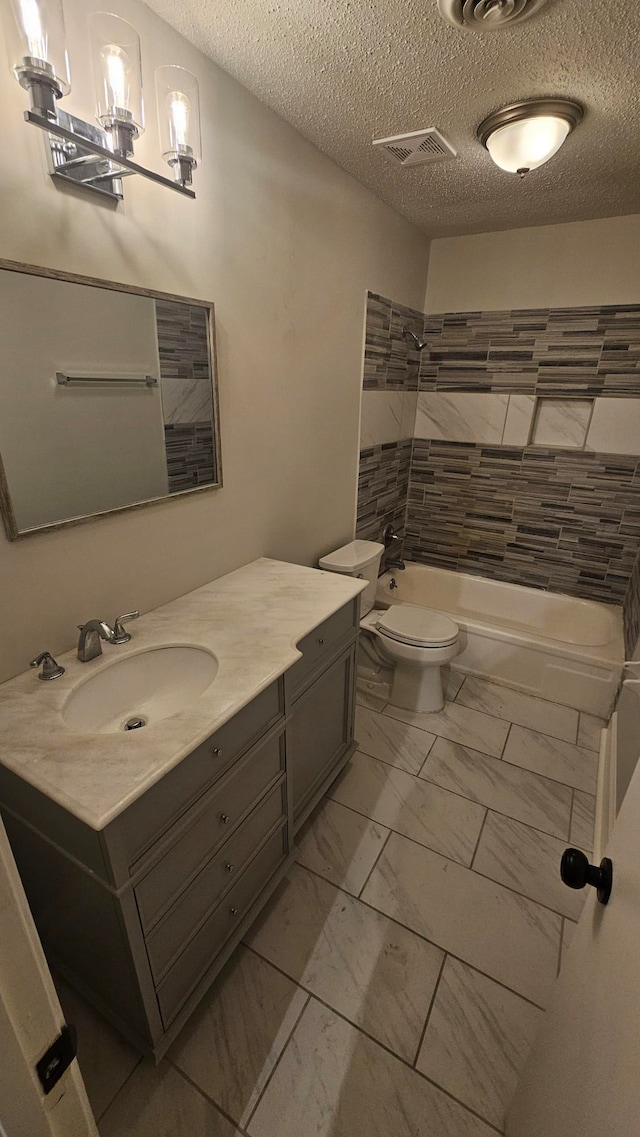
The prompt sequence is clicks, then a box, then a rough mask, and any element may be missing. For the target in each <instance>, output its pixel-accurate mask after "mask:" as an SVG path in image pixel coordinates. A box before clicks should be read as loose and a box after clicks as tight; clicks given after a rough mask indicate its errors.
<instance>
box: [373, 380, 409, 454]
mask: <svg viewBox="0 0 640 1137" xmlns="http://www.w3.org/2000/svg"><path fill="white" fill-rule="evenodd" d="M404 398H405V396H404V392H403V391H363V392H362V404H361V419H360V449H361V450H366V449H368V448H370V447H372V446H379V445H381V444H382V443H385V442H401V441H402V439H403V438H404V434H403V429H404V422H403V403H404ZM409 437H411V435H409Z"/></svg>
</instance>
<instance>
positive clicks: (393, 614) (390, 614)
mask: <svg viewBox="0 0 640 1137" xmlns="http://www.w3.org/2000/svg"><path fill="white" fill-rule="evenodd" d="M375 627H376V629H377V630H378V632H379V633H380V634H381V635H382V636H384V638H385V639H390V640H395V641H396V642H397V643H404V644H409V645H411V646H412V647H426V648H429V647H431V648H441V647H448V646H449V645H450V644H454V643H455V642H456V640H457V638H458V631H459V629H458V626H457V624H455V623H454V622H453V620H450V619H449V617H448V616H445V615H444V613H443V612H436V611H435V610H434V609H433V608H422V607H418V606H417V605H415V604H394V605H393V606H392V607H391V608H388V609H387V610H386V611H385V612H380V613H376V618H375Z"/></svg>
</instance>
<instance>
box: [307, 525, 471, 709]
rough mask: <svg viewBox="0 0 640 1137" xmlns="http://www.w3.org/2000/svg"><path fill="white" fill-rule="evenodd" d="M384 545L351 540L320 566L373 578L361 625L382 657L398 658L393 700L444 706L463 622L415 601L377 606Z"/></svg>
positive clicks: (387, 659) (409, 704)
mask: <svg viewBox="0 0 640 1137" xmlns="http://www.w3.org/2000/svg"><path fill="white" fill-rule="evenodd" d="M383 553H384V545H381V544H379V543H378V542H377V541H350V542H349V544H348V545H343V547H342V548H341V549H336V551H335V552H334V553H328V554H327V556H326V557H321V558H320V562H319V564H320V568H322V569H326V570H327V571H329V572H340V573H344V574H345V575H346V576H356V577H361V578H363V579H365V580H367V581H368V582H369V583H368V585H367V587H366V589H365V590H364V592H363V593H362V595H361V607H360V617H361V618H360V627H361V629H362V631H363V633H364V634H365V635H367V636H368V637H370V638H371V640H372V643H373V644H374V646H376V647H377V649H378V651H379V653H380V656H381V658H382V660H383V661H384V662H386V663H393V665H394V669H393V684H392V690H391V699H390V701H391V703H392V704H393V705H394V706H396V707H404V708H405V710H410V711H439V710H441V709H442V707H443V705H444V695H443V693H442V677H441V671H440V669H441V667H442V665H443V663H450V662H451V660H452V659H454V658H455V656H456V655H457V654H458V625H457V624H455V623H454V622H453V620H451V619H449V617H448V616H445V615H444V614H443V613H442V612H435V611H434V610H433V609H431V608H422V607H418V605H415V604H402V603H400V604H393V605H392V606H391V607H390V608H387V609H380V608H374V603H375V597H376V585H377V581H378V573H379V571H380V560H381V557H382V554H383Z"/></svg>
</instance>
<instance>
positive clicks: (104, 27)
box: [89, 12, 144, 134]
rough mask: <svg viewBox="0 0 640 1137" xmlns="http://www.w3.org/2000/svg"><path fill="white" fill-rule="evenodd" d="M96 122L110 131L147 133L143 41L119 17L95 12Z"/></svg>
mask: <svg viewBox="0 0 640 1137" xmlns="http://www.w3.org/2000/svg"><path fill="white" fill-rule="evenodd" d="M89 31H90V36H91V54H92V62H93V78H94V83H95V93H96V106H97V119H98V122H99V123H101V124H102V126H104V127H105V128H107V129H109V128H110V127H111V126H113V125H114V123H121V124H123V125H127V126H129V125H130V126H134V127H136V129H137V132H138V134H141V133H142V131H143V130H144V105H143V101H142V65H141V61H140V37H139V36H138V33H137V31H136V30H135V28H133V27H132V26H131V24H129V23H127V21H126V20H122V19H121V18H120V16H113V15H111V13H109V12H94V13H93V14H92V15H91V16H89Z"/></svg>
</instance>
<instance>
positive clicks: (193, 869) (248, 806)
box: [135, 734, 284, 931]
mask: <svg viewBox="0 0 640 1137" xmlns="http://www.w3.org/2000/svg"><path fill="white" fill-rule="evenodd" d="M283 774H284V734H279V735H276V736H275V737H273V738H270V739H269V740H268V742H264V743H262V744H258V745H257V746H256V747H254V748H253V749H252V750H250V751H249V753H248V754H246V755H245V757H244V758H240V759H239V760H238V761H237V762H236V763H235V764H234V766H233V767H232V769H231V770H230V771H229V773H228V774H227V775H226V776H225V777H223V778H221V779H220V781H219V782H218V783H216V784H215V786H214V787H213V788H212V789H211V790H210V791H209V792H208V793H207V794H206V795H205V797H204V798H203V799H202V800H201V802H199V803H198V805H197V806H195V807H194V810H193V812H194V814H197V816H196V817H195V820H194V821H193V822H192V824H191V825H190V827H189V828H188V829H187V831H186V832H185V833H183V835H182V836H181V837H180V839H179V840H178V841H176V842H175V843H174V844H173V845H172V846H171V848H170V849H169V851H168V852H167V853H166V854H165V856H164V857H162V859H161V860H160V861H158V862H157V863H156V864H155V865H154V867H153V868H152V869H151V871H150V872H148V873H147V875H146V876H145V877H144V878H143V879H142V880H141V881H140V883H139V884H138V886H137V887H136V890H135V894H136V901H137V904H138V911H139V912H140V919H141V921H142V926H143V928H144V929H145V931H148V930H149V928H151V927H152V925H153V924H154V923H155V921H156V920H157V919H158V918H159V917H160V915H161V914H162V912H163V911H165V910H166V909H167V908H168V907H169V905H170V904H171V902H172V901H173V900H175V899H176V897H178V896H179V895H180V893H181V892H184V890H185V887H188V884H189V882H190V881H191V880H192V879H193V877H194V876H195V875H196V874H197V873H198V871H199V870H200V868H201V867H202V865H203V864H205V862H206V861H207V860H208V859H209V858H210V856H211V854H212V853H213V852H215V850H216V849H217V848H218V847H220V846H221V845H224V843H225V842H227V841H229V839H230V838H231V834H232V833H233V832H234V830H236V829H237V828H238V826H239V825H240V824H241V823H242V821H243V820H244V818H245V817H246V816H247V815H248V814H249V813H250V811H251V810H252V809H253V807H254V806H255V804H256V802H257V801H258V800H259V799H260V798H261V797H262V795H263V794H264V793H265V792H266V790H268V789H269V787H270V786H272V785H273V783H274V782H275V781H276V780H277V779H278V778H279V777H281V776H282V775H283ZM223 818H226V820H223ZM231 839H232V838H231Z"/></svg>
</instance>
